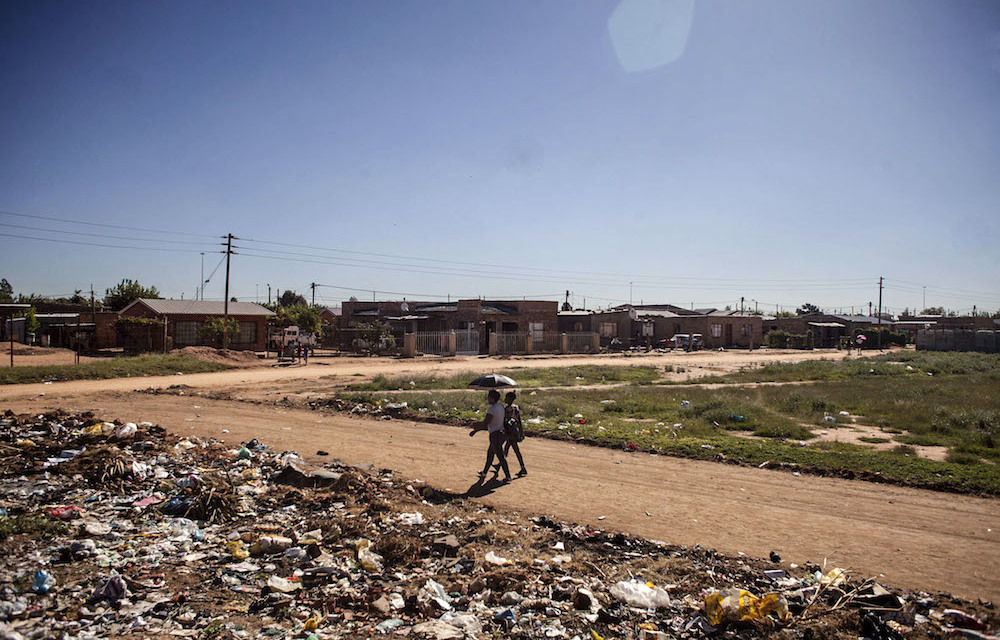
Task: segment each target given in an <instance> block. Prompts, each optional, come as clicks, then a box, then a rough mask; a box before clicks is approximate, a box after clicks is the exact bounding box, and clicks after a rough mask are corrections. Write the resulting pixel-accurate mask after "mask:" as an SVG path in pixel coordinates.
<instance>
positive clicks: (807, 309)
mask: <svg viewBox="0 0 1000 640" xmlns="http://www.w3.org/2000/svg"><path fill="white" fill-rule="evenodd" d="M795 313H796V315H800V316H805V315H809V314H810V313H819V307H817V306H816V305H814V304H811V303H809V302H807V303H805V304H804V305H802V306H801V307H799V308H798V309H796V310H795Z"/></svg>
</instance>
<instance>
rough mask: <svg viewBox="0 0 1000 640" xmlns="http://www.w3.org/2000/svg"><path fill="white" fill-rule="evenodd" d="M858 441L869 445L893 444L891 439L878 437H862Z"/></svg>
mask: <svg viewBox="0 0 1000 640" xmlns="http://www.w3.org/2000/svg"><path fill="white" fill-rule="evenodd" d="M858 440H860V441H861V442H867V443H869V444H885V443H886V442H891V440H890V439H889V438H879V437H878V436H861V437H860V438H858Z"/></svg>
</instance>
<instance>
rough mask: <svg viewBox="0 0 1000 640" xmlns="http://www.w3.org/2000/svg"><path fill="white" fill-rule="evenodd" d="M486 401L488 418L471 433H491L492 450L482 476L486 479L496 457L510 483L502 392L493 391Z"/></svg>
mask: <svg viewBox="0 0 1000 640" xmlns="http://www.w3.org/2000/svg"><path fill="white" fill-rule="evenodd" d="M486 400H487V402H489V404H490V406H489V408H488V409H486V417H484V418H483V421H482V422H481V423H479V424H477V425H476V427H475V428H474V429H473V430H472V431H470V432H469V435H470V436H474V435H476V432H477V431H483V430H487V431H489V433H490V448H489V451H488V452H487V455H486V465H485V466H484V467H483V470H482V472H480V474H479V475H480V476H483V477H485V476H486V474H487V472H489V470H490V465H492V464H493V457H494V456H496V458H497V460H499V461H500V467H501V468H502V469H503V473H504V476H505V477H504V479H503V482H504V483H507V482H510V480H511V477H510V469H509V468H508V467H507V458H506V456H504V454H503V445H504V442H505V441H506V440H507V435H506V432H505V431H504V423H503V422H504V421H503V418H504V415H505V414H506V410H505V409H504V406H503V405H502V404H500V392H499V391H497V390H496V389H491V390H490V392H489V393H488V394H487V395H486Z"/></svg>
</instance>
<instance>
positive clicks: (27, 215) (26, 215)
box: [0, 210, 215, 239]
mask: <svg viewBox="0 0 1000 640" xmlns="http://www.w3.org/2000/svg"><path fill="white" fill-rule="evenodd" d="M0 215H6V216H18V217H20V218H34V219H37V220H52V221H54V222H66V223H68V224H82V225H87V226H91V227H104V228H108V229H127V230H129V231H145V232H147V233H171V234H174V235H179V236H193V237H196V238H213V239H214V238H215V236H207V235H204V234H200V233H189V232H187V231H167V230H165V229H147V228H144V227H128V226H125V225H120V224H105V223H102V222H85V221H83V220H70V219H68V218H56V217H54V216H40V215H35V214H30V213H17V212H15V211H4V210H0Z"/></svg>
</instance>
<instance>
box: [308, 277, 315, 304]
mask: <svg viewBox="0 0 1000 640" xmlns="http://www.w3.org/2000/svg"><path fill="white" fill-rule="evenodd" d="M309 286H310V287H312V290H313V295H312V299H313V302H312V306H314V307H315V306H316V283H315V282H310V283H309Z"/></svg>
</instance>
